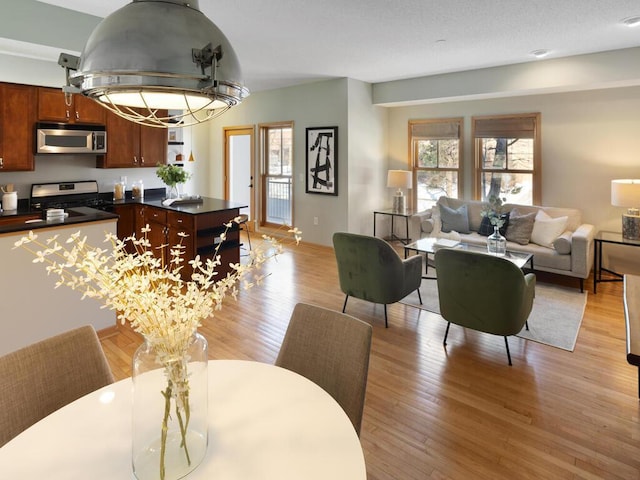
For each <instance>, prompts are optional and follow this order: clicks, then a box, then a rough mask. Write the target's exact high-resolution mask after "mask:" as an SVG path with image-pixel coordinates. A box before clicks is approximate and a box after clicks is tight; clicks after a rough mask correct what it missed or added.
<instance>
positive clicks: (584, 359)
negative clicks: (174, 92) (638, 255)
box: [100, 237, 640, 480]
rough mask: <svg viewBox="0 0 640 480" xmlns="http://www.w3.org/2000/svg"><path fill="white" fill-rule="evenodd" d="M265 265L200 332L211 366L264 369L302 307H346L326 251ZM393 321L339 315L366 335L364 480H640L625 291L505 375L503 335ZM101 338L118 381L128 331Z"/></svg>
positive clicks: (517, 348)
mask: <svg viewBox="0 0 640 480" xmlns="http://www.w3.org/2000/svg"><path fill="white" fill-rule="evenodd" d="M252 240H253V237H252ZM267 268H268V270H269V271H270V272H272V274H271V276H270V277H268V278H267V280H266V281H265V283H264V285H263V286H261V287H257V288H255V289H253V290H250V291H247V292H241V294H240V296H239V299H238V301H237V302H235V301H233V300H232V299H229V300H228V301H227V300H225V303H226V305H225V307H224V308H223V310H222V311H220V312H217V313H216V315H215V317H214V318H211V319H209V320H208V321H207V322H206V324H205V325H204V326H203V328H202V329H201V332H202V333H203V334H204V335H205V336H206V338H207V339H208V341H209V355H210V357H211V358H212V359H222V358H233V359H250V360H256V361H260V362H268V363H272V362H274V360H275V358H276V355H277V352H278V349H279V348H280V343H281V341H282V338H283V335H284V332H285V329H286V327H287V323H288V319H289V316H290V314H291V311H292V309H293V307H294V305H295V304H296V303H297V302H308V303H313V304H317V305H321V306H324V307H328V308H332V309H335V310H340V309H341V308H342V303H343V300H344V296H343V294H342V293H341V292H340V289H339V286H338V278H337V271H336V265H335V258H334V256H333V249H331V248H328V247H319V246H313V245H304V244H303V245H300V246H298V247H293V248H287V249H286V251H285V253H284V255H282V256H281V257H280V258H279V259H278V260H277V261H276V262H272V263H271V264H270V265H269V266H268V267H267ZM538 279H539V281H542V280H547V281H555V279H553V278H547V279H545V278H544V277H542V276H539V277H538ZM586 286H587V287H588V288H589V289H590V290H591V289H592V283H590V282H587V283H586ZM388 311H389V328H388V329H385V328H384V316H383V315H384V314H383V309H382V306H379V305H378V306H374V305H372V304H370V303H367V302H363V301H360V300H357V299H350V300H349V304H348V306H347V313H349V314H351V315H354V316H356V317H358V318H361V319H363V320H365V321H367V322H369V323H371V324H372V325H373V327H374V334H373V346H372V354H371V360H370V369H369V378H368V386H367V396H366V404H365V411H364V420H363V426H362V434H361V442H362V446H363V449H364V453H365V460H366V464H367V471H368V478H369V479H370V480H382V479H398V480H400V479H401V480H405V479H407V480H408V479H440V480H442V479H492V480H493V479H505V480H507V479H508V480H513V479H601V478H605V479H625V480H627V479H640V419H639V416H640V415H639V414H640V403H639V402H638V383H637V382H638V378H637V370H636V368H635V367H632V366H630V365H628V364H627V362H626V359H625V329H624V319H623V306H622V285H621V284H620V283H607V284H600V285H598V294H597V295H593V293H592V292H590V293H589V294H588V302H587V308H586V312H585V315H584V320H583V323H582V326H581V329H580V334H579V336H578V341H577V345H576V348H575V351H574V352H566V351H564V350H560V349H557V348H553V347H549V346H545V345H540V344H537V343H535V342H528V341H526V340H523V339H520V338H517V337H513V338H512V339H510V341H509V343H510V346H511V355H512V357H513V366H512V367H509V366H508V365H507V361H506V355H505V350H504V342H503V340H502V338H500V337H494V336H491V335H486V334H480V333H478V332H474V331H468V330H466V331H459V330H458V329H456V332H455V335H450V336H449V339H448V345H447V347H446V348H445V347H443V346H442V338H443V335H444V329H445V326H446V324H445V322H444V321H443V320H442V319H441V318H440V317H439V316H437V315H434V314H431V313H428V312H423V311H420V310H418V309H415V308H412V307H408V306H405V305H402V304H394V305H390V306H389V307H388ZM452 328H454V327H452ZM100 337H101V340H102V344H103V347H104V349H105V351H106V353H107V356H108V358H109V362H110V364H111V366H112V368H113V371H114V375H115V376H116V377H117V378H119V379H120V378H125V377H127V376H129V375H130V374H131V367H130V361H131V356H132V354H133V352H134V351H135V349H136V347H137V345H138V344H139V342H140V340H139V338H138V337H137V335H136V334H134V333H132V332H131V331H130V330H129V329H128V328H126V327H117V328H114V329H112V330H107V331H102V332H100ZM256 401H260V399H259V398H257V399H256ZM301 480H302V479H301ZM327 480H330V479H327Z"/></svg>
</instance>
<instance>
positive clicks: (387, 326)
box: [384, 303, 389, 328]
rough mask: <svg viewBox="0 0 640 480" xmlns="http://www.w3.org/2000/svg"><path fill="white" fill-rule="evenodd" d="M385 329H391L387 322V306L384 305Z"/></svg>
mask: <svg viewBox="0 0 640 480" xmlns="http://www.w3.org/2000/svg"><path fill="white" fill-rule="evenodd" d="M384 328H389V322H388V320H387V304H386V303H385V304H384Z"/></svg>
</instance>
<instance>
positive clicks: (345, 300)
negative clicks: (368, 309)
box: [342, 294, 349, 313]
mask: <svg viewBox="0 0 640 480" xmlns="http://www.w3.org/2000/svg"><path fill="white" fill-rule="evenodd" d="M347 300H349V295H348V294H347V295H346V296H345V297H344V304H343V305H342V313H344V311H345V310H346V309H347Z"/></svg>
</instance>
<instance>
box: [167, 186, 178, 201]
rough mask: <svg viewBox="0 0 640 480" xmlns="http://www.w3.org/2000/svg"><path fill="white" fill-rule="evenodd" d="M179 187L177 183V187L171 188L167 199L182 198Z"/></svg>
mask: <svg viewBox="0 0 640 480" xmlns="http://www.w3.org/2000/svg"><path fill="white" fill-rule="evenodd" d="M178 187H179V184H177V183H176V184H175V185H172V186H169V188H168V192H167V198H180V189H179V188H178Z"/></svg>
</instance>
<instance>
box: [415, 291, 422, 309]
mask: <svg viewBox="0 0 640 480" xmlns="http://www.w3.org/2000/svg"><path fill="white" fill-rule="evenodd" d="M416 292H418V300H420V305H422V295H420V289H417V290H416Z"/></svg>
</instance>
